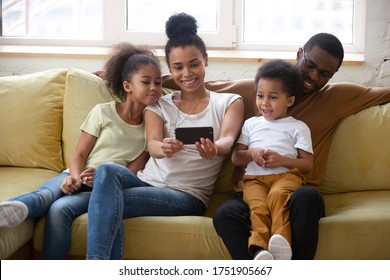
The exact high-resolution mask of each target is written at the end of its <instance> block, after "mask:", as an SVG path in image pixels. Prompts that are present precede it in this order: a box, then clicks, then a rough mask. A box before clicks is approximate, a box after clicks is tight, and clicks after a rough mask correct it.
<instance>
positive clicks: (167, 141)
mask: <svg viewBox="0 0 390 280" xmlns="http://www.w3.org/2000/svg"><path fill="white" fill-rule="evenodd" d="M161 149H162V151H163V153H164V155H165V156H166V157H168V158H170V157H172V156H173V154H174V153H177V152H179V151H181V150H183V149H184V144H183V143H182V142H181V141H179V140H177V139H175V138H164V139H163V141H162V144H161Z"/></svg>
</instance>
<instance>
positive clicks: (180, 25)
mask: <svg viewBox="0 0 390 280" xmlns="http://www.w3.org/2000/svg"><path fill="white" fill-rule="evenodd" d="M197 29H198V25H197V24H196V19H195V18H194V17H193V16H191V15H188V14H186V13H179V14H174V15H172V16H170V17H169V19H168V21H167V22H166V24H165V33H166V34H167V36H168V38H169V39H171V38H175V37H180V36H183V35H188V34H193V35H196V33H197Z"/></svg>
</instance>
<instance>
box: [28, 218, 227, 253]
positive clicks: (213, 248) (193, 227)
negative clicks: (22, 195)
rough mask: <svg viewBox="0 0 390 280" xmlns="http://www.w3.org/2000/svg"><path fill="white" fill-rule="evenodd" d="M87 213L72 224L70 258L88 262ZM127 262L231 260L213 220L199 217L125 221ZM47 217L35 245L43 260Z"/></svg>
mask: <svg viewBox="0 0 390 280" xmlns="http://www.w3.org/2000/svg"><path fill="white" fill-rule="evenodd" d="M87 216H88V215H87V214H83V215H81V216H80V217H78V218H77V219H76V220H75V221H74V222H73V225H72V244H71V247H70V249H69V258H72V259H84V258H85V254H86V246H87ZM124 228H125V244H124V259H143V260H153V259H168V260H174V259H177V258H178V257H180V259H188V260H196V259H206V260H207V259H229V258H230V255H229V253H228V251H227V250H226V248H225V246H224V245H223V243H222V241H221V239H220V238H219V237H218V235H217V234H216V232H215V229H214V226H213V224H212V220H211V218H208V217H199V216H179V217H138V218H132V219H125V220H124ZM43 232H44V218H42V219H40V220H39V221H38V223H37V225H36V227H35V232H34V238H33V246H34V253H35V256H36V257H38V258H39V256H40V254H41V250H42V244H43Z"/></svg>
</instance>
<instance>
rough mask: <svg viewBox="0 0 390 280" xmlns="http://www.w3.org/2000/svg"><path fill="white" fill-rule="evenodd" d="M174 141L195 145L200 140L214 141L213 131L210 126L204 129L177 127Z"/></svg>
mask: <svg viewBox="0 0 390 280" xmlns="http://www.w3.org/2000/svg"><path fill="white" fill-rule="evenodd" d="M175 135H176V139H177V140H180V141H181V142H183V144H195V142H199V141H200V138H208V139H210V140H211V141H214V130H213V128H212V127H211V126H204V127H178V128H176V129H175Z"/></svg>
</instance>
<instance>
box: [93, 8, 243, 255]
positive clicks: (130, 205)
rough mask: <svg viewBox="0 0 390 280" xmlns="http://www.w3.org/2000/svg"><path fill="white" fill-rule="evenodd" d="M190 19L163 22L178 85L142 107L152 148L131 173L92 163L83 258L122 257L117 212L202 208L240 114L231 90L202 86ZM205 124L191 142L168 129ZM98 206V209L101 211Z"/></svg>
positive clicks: (201, 50) (198, 45)
mask: <svg viewBox="0 0 390 280" xmlns="http://www.w3.org/2000/svg"><path fill="white" fill-rule="evenodd" d="M196 32H197V26H196V20H195V19H194V18H193V17H192V16H189V15H187V14H177V15H173V16H171V17H170V18H169V20H168V22H167V23H166V33H167V35H168V38H169V40H168V42H167V44H166V47H165V53H166V61H167V64H168V67H169V70H170V72H171V74H172V77H173V79H174V81H175V82H176V83H177V84H178V85H179V87H180V89H181V90H180V92H176V93H174V94H170V95H166V96H163V97H162V98H161V99H160V100H159V102H158V104H157V105H156V106H148V107H147V108H146V111H145V125H146V132H147V139H148V149H149V153H150V155H151V156H152V157H151V158H150V159H149V161H148V162H147V164H146V166H145V169H144V170H142V171H140V172H138V174H137V175H138V177H139V178H138V177H137V176H135V175H134V174H132V173H131V172H129V171H128V170H127V169H126V168H123V167H121V166H119V165H116V164H112V163H108V164H103V165H101V166H99V167H98V168H97V170H96V173H95V178H94V190H93V192H92V195H91V201H90V204H89V209H88V211H89V218H88V247H87V258H88V259H115V258H118V259H119V258H122V257H123V256H122V251H123V248H122V244H123V235H124V232H123V223H122V219H123V218H132V217H138V216H179V215H201V214H202V213H203V211H204V210H205V209H206V207H207V204H208V201H209V197H210V195H211V193H212V191H213V185H214V182H215V180H216V178H217V174H218V172H219V171H220V168H221V166H222V162H223V160H224V155H226V154H228V153H229V152H230V150H231V147H232V145H233V143H234V141H235V139H236V137H237V136H238V134H239V132H240V128H241V125H242V122H243V116H244V107H243V101H242V99H241V98H240V96H239V95H236V94H227V93H225V94H217V93H214V92H210V91H208V90H207V89H206V88H205V85H204V78H205V67H206V66H207V64H208V59H207V52H206V47H205V44H204V42H203V41H202V40H201V38H200V37H199V36H198V35H197V34H196ZM190 126H197V127H200V126H211V127H213V130H214V139H215V142H213V141H211V140H210V139H205V138H201V139H200V141H199V142H197V143H196V145H195V144H193V145H184V144H183V143H182V142H181V141H179V140H177V139H175V134H174V132H175V129H176V128H179V127H190ZM101 209H104V211H101Z"/></svg>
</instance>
